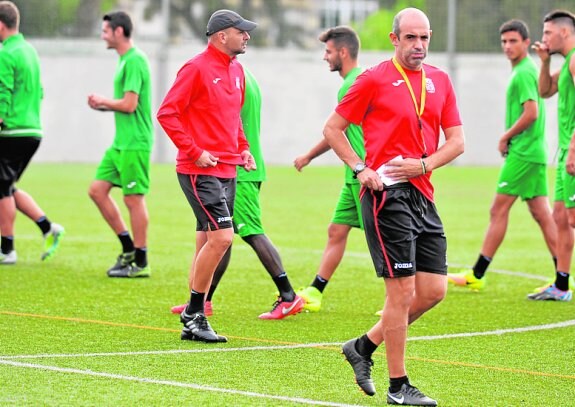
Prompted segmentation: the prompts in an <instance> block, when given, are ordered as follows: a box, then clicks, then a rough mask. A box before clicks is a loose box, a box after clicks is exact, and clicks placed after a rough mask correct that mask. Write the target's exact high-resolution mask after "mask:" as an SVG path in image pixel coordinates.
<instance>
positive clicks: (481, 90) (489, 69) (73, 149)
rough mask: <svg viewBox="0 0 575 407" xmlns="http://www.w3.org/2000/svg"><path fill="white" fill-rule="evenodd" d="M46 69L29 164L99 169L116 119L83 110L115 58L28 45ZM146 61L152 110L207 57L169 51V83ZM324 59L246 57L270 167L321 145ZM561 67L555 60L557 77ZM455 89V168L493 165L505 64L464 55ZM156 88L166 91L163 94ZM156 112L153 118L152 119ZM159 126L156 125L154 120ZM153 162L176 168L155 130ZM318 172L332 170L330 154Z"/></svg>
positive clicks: (552, 124)
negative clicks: (187, 66) (184, 68)
mask: <svg viewBox="0 0 575 407" xmlns="http://www.w3.org/2000/svg"><path fill="white" fill-rule="evenodd" d="M32 42H33V43H34V45H35V46H36V47H37V48H38V51H39V53H40V58H41V61H42V73H43V82H44V88H45V100H44V104H43V123H44V130H45V139H44V141H43V143H42V145H41V147H40V150H39V152H38V153H37V155H36V158H35V161H37V162H39V161H44V162H98V161H99V159H100V157H101V155H102V153H103V152H104V150H105V149H106V147H107V146H109V145H110V143H111V142H112V139H113V135H114V120H113V114H112V113H110V112H96V111H93V110H91V109H90V108H89V107H88V105H87V95H88V94H89V93H101V94H104V95H107V96H111V95H112V79H113V74H114V69H115V66H116V62H117V54H116V52H115V51H113V50H106V49H105V46H104V44H103V42H102V41H99V40H94V41H83V42H79V41H74V42H72V41H32ZM137 45H138V46H140V47H141V48H142V49H143V50H144V51H145V52H146V53H147V54H148V56H149V57H150V62H151V65H152V74H153V75H154V81H155V84H156V86H155V87H154V91H155V94H154V106H155V107H154V109H155V110H156V109H157V106H158V104H159V102H160V101H161V96H162V95H159V94H158V92H161V93H163V91H161V89H162V86H164V88H165V87H169V86H170V85H171V83H172V82H173V80H174V78H175V75H176V72H177V71H178V69H179V68H180V67H181V65H182V64H183V63H184V62H185V61H187V60H188V59H189V58H191V57H192V56H193V55H195V54H196V53H198V52H200V51H201V50H203V48H204V44H197V43H196V44H186V45H181V46H173V47H171V48H170V50H169V58H168V63H167V66H166V74H165V75H164V77H162V78H160V77H159V75H158V68H159V64H158V60H159V53H158V50H159V49H158V44H156V43H138V44H137ZM322 56H323V50H322V49H321V48H318V49H317V50H316V51H300V50H293V49H289V50H285V49H256V48H249V49H248V51H247V53H246V54H245V55H242V56H241V57H240V58H241V61H242V62H243V63H244V64H245V65H246V66H248V67H249V68H250V69H251V70H252V72H253V73H254V74H255V76H256V77H257V78H258V81H259V83H260V86H261V88H262V93H263V98H264V103H263V108H262V146H263V149H264V154H265V157H266V161H267V162H268V163H270V164H290V163H291V162H292V161H293V159H294V158H295V157H296V156H297V155H299V154H302V153H304V152H306V151H307V149H308V148H309V147H311V146H312V145H313V144H314V143H316V142H317V141H318V140H320V137H321V129H322V126H323V123H324V121H325V119H326V118H327V116H328V115H329V114H330V113H331V111H332V110H333V108H334V106H335V103H336V100H337V91H338V89H339V86H340V85H341V78H340V77H339V75H338V74H337V73H333V72H329V70H328V68H327V64H326V63H325V62H324V61H322ZM390 56H391V55H390V54H382V53H373V52H362V53H361V55H360V62H361V64H362V65H363V66H365V67H369V66H372V65H374V64H376V63H378V62H379V61H381V60H382V59H387V58H389V57H390ZM427 62H429V63H431V64H433V65H437V66H440V67H444V68H445V67H447V59H446V57H445V55H443V54H432V55H430V56H429V58H428V60H427ZM560 63H562V60H561V58H555V61H554V68H557V67H558V66H559V65H560ZM457 66H458V70H457V75H456V77H455V84H456V89H457V96H458V101H459V106H460V110H461V114H462V118H463V122H464V128H465V133H466V139H467V148H466V152H465V154H464V155H463V156H462V157H460V158H459V159H458V160H457V164H459V165H498V164H500V163H501V158H500V157H499V154H498V152H497V141H498V138H499V137H500V135H501V134H502V132H503V128H504V111H505V87H506V83H507V80H508V77H509V73H510V70H511V68H510V65H509V62H508V61H507V59H506V58H505V57H504V56H503V55H502V54H489V55H475V54H474V55H460V56H458V59H457ZM162 80H163V81H164V84H163V85H162V83H161V82H162ZM545 103H546V107H547V118H548V120H547V129H548V131H547V139H548V143H549V145H550V151H551V154H550V159H552V158H553V156H554V152H555V148H556V138H557V136H556V134H557V131H556V129H557V120H556V98H553V99H551V100H547V101H546V102H545ZM155 110H154V115H155ZM154 121H155V120H154ZM153 157H154V161H156V162H172V161H174V157H175V149H174V148H173V146H172V145H171V141H170V140H169V139H168V138H167V137H166V136H165V135H164V134H163V133H162V132H161V131H160V130H158V133H157V136H156V145H155V150H154V155H153ZM316 162H317V163H318V164H332V163H333V164H337V163H339V161H338V159H337V157H336V156H335V155H334V154H333V153H331V152H330V153H327V154H325V155H324V156H323V157H321V158H319V159H317V161H316Z"/></svg>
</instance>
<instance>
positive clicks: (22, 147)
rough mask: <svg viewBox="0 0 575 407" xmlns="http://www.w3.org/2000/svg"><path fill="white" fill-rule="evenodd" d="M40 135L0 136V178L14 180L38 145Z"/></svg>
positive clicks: (28, 161) (18, 177)
mask: <svg viewBox="0 0 575 407" xmlns="http://www.w3.org/2000/svg"><path fill="white" fill-rule="evenodd" d="M40 140H41V139H40V137H4V136H2V137H0V180H2V181H12V182H16V181H18V180H19V179H20V177H21V176H22V174H23V173H24V170H25V169H26V167H27V166H28V163H30V160H31V159H32V157H33V156H34V154H35V153H36V150H38V147H39V146H40Z"/></svg>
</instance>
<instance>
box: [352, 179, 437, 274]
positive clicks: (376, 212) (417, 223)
mask: <svg viewBox="0 0 575 407" xmlns="http://www.w3.org/2000/svg"><path fill="white" fill-rule="evenodd" d="M361 211H362V215H363V223H364V227H365V236H366V239H367V245H368V247H369V251H370V254H371V258H372V260H373V265H374V266H375V271H376V273H377V275H378V277H385V278H394V277H407V276H413V275H415V273H416V271H424V272H429V273H437V274H447V242H446V239H445V233H444V231H443V224H442V223H441V219H440V218H439V215H438V213H437V209H436V208H435V205H434V204H433V202H431V201H429V200H428V199H427V198H425V196H423V195H422V194H421V192H419V191H418V190H417V188H415V187H414V186H412V185H411V184H410V183H409V182H404V183H400V184H395V185H392V186H389V187H387V186H386V187H385V189H384V190H383V191H374V190H372V189H363V190H362V196H361Z"/></svg>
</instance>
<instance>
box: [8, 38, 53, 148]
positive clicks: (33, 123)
mask: <svg viewBox="0 0 575 407" xmlns="http://www.w3.org/2000/svg"><path fill="white" fill-rule="evenodd" d="M42 97H43V91H42V83H41V81H40V59H39V58H38V53H37V52H36V50H35V49H34V47H33V46H32V45H31V44H30V43H29V42H28V41H26V40H25V39H24V36H23V35H22V34H16V35H12V36H10V37H8V38H6V39H5V40H4V42H3V47H2V49H0V118H1V119H2V120H3V121H4V129H3V130H2V131H0V136H2V137H42V125H41V122H40V106H41V102H42Z"/></svg>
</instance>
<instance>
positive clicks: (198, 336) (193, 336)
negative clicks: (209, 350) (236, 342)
mask: <svg viewBox="0 0 575 407" xmlns="http://www.w3.org/2000/svg"><path fill="white" fill-rule="evenodd" d="M180 321H181V322H182V324H184V329H183V330H182V335H181V338H182V340H188V341H201V342H227V341H228V338H226V337H225V336H220V335H218V334H216V333H215V332H214V330H213V329H212V327H211V326H210V323H209V322H208V319H207V318H206V316H205V315H204V313H203V312H196V313H194V314H191V315H190V314H186V310H183V311H182V313H181V314H180Z"/></svg>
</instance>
